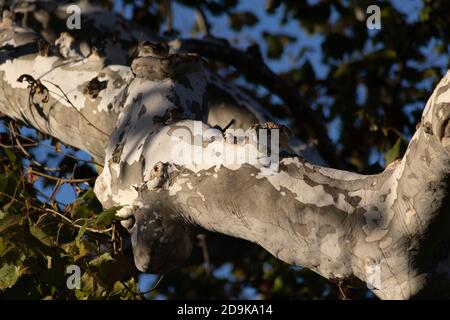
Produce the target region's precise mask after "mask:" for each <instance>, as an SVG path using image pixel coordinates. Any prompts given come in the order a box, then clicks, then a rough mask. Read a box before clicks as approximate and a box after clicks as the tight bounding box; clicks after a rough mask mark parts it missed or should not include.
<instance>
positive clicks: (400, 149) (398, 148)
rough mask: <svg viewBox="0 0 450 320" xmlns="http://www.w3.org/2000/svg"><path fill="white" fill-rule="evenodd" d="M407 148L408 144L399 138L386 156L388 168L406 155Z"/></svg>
mask: <svg viewBox="0 0 450 320" xmlns="http://www.w3.org/2000/svg"><path fill="white" fill-rule="evenodd" d="M407 147H408V144H407V143H406V141H405V140H404V139H402V138H398V139H397V141H396V142H395V144H394V146H393V147H392V148H391V149H389V150H388V151H387V152H386V153H385V155H384V161H385V162H386V166H387V165H388V164H389V163H391V162H392V161H394V160H396V159H399V158H401V157H402V156H403V154H404V153H405V151H406V148H407Z"/></svg>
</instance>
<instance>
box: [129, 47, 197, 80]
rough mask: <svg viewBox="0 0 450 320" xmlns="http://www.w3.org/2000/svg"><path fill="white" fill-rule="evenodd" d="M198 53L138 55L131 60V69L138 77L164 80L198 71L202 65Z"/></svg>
mask: <svg viewBox="0 0 450 320" xmlns="http://www.w3.org/2000/svg"><path fill="white" fill-rule="evenodd" d="M200 61H201V60H200V57H199V56H198V55H196V54H191V53H181V54H170V55H168V56H153V55H146V56H138V57H137V58H135V59H134V60H133V61H132V62H131V70H132V71H133V73H134V75H135V76H136V77H137V78H143V79H147V80H151V81H158V80H159V81H162V80H165V79H169V78H172V79H173V78H178V77H180V76H183V75H184V74H186V73H193V72H196V71H197V70H198V69H199V67H200Z"/></svg>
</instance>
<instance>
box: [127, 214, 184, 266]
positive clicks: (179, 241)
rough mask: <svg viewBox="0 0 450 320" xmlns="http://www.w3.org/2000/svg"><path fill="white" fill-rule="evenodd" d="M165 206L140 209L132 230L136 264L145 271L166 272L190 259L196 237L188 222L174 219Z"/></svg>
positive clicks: (135, 216)
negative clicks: (192, 234) (192, 236)
mask: <svg viewBox="0 0 450 320" xmlns="http://www.w3.org/2000/svg"><path fill="white" fill-rule="evenodd" d="M161 210H164V209H162V208H152V209H147V208H136V210H135V211H134V213H133V216H134V224H133V226H132V227H131V228H130V229H129V232H130V233H131V234H132V237H131V239H132V246H133V254H134V261H135V264H136V267H137V268H138V269H139V270H140V271H142V272H149V273H158V274H164V273H167V272H169V271H171V270H173V269H175V268H177V267H179V266H180V265H181V264H182V263H184V262H185V261H186V259H187V258H188V257H189V255H190V254H191V250H192V240H191V231H190V227H189V226H188V225H185V224H182V223H180V222H177V221H174V220H172V219H171V218H170V217H169V215H168V214H167V212H164V211H161Z"/></svg>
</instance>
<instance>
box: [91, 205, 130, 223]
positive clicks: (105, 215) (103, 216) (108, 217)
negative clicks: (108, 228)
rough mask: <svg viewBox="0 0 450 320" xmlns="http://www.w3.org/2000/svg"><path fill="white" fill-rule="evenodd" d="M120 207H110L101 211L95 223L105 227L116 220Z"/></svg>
mask: <svg viewBox="0 0 450 320" xmlns="http://www.w3.org/2000/svg"><path fill="white" fill-rule="evenodd" d="M122 207H123V206H117V207H112V208H109V209H107V210H105V211H103V212H102V213H100V214H99V215H98V216H97V220H96V223H97V224H100V223H103V224H105V225H110V224H111V223H112V222H113V221H114V219H115V218H116V213H117V210H119V209H121V208H122Z"/></svg>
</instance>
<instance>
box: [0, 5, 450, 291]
mask: <svg viewBox="0 0 450 320" xmlns="http://www.w3.org/2000/svg"><path fill="white" fill-rule="evenodd" d="M257 1H261V3H262V0H257ZM257 1H255V2H257ZM92 2H97V3H99V4H101V5H104V6H107V7H108V6H111V4H110V2H109V1H100V0H99V1H92ZM249 2H253V1H249ZM122 3H123V8H122V9H125V8H128V9H131V10H124V11H127V12H131V14H129V16H128V18H130V19H132V20H134V21H135V22H136V23H139V24H142V25H143V26H145V27H147V28H150V29H153V30H156V31H158V32H160V33H165V34H166V35H169V36H177V35H181V36H184V37H189V36H191V35H192V34H194V35H196V36H198V35H199V34H198V33H199V32H201V29H200V28H199V24H198V21H197V20H196V19H194V18H193V19H192V30H191V31H192V32H191V33H192V34H191V33H190V31H189V30H188V31H186V30H185V29H181V28H179V29H178V28H177V25H176V24H173V19H172V21H171V20H170V19H168V16H170V15H168V12H169V11H170V10H179V9H180V8H183V10H187V11H188V12H191V13H192V17H195V14H196V13H198V11H199V10H201V11H202V12H203V13H204V14H205V16H206V17H207V19H209V21H208V22H209V23H208V24H209V25H210V26H211V30H209V32H210V33H211V34H212V35H213V36H217V37H221V38H227V39H228V40H230V42H232V41H231V40H233V42H232V43H238V45H239V46H240V48H241V49H244V50H245V49H246V47H249V48H250V47H251V46H254V44H255V43H258V45H259V46H260V47H261V50H262V53H263V58H264V59H265V61H266V62H268V64H269V65H270V66H279V65H280V64H281V65H283V67H282V69H283V70H282V72H281V71H280V70H276V69H275V71H279V73H280V75H281V76H282V77H283V78H284V79H285V80H286V81H288V82H289V83H291V84H293V85H294V86H295V88H296V89H297V90H298V92H299V93H300V94H301V95H302V97H303V98H304V99H305V100H306V102H307V104H308V105H309V106H310V107H311V108H312V109H313V110H315V111H316V113H317V116H318V117H321V118H323V121H324V122H325V124H326V125H327V126H328V127H329V128H330V136H331V137H332V139H333V141H334V142H335V144H336V146H337V150H338V152H339V157H340V158H341V159H343V161H344V162H345V164H346V165H347V167H348V168H349V169H351V170H354V171H357V172H361V173H375V172H379V171H380V170H382V169H383V167H384V166H385V165H387V164H388V163H389V162H391V161H393V160H395V159H396V158H399V157H401V156H402V154H403V152H404V149H405V143H406V141H407V140H408V139H409V138H410V137H411V135H412V133H413V132H414V130H415V127H416V124H417V123H418V122H419V121H420V111H421V109H422V107H423V106H424V104H425V102H426V99H427V98H428V96H429V94H430V92H431V89H432V88H433V87H434V85H435V84H436V82H437V81H438V80H439V79H440V78H441V76H442V74H443V72H444V71H445V70H447V68H448V58H447V57H446V56H447V55H448V50H449V48H448V45H447V44H448V43H449V40H450V39H449V37H450V35H449V34H448V32H446V30H447V29H448V28H447V27H448V19H447V12H448V10H449V9H450V8H449V6H450V3H449V2H447V1H430V0H423V1H419V0H418V1H413V4H411V3H410V4H409V5H408V6H406V5H405V6H404V7H403V5H404V4H403V2H400V4H399V1H392V2H389V1H370V2H369V1H344V0H342V1H331V0H318V1H306V0H285V1H282V0H268V1H265V7H264V6H262V5H259V6H254V5H253V9H254V10H250V9H249V8H248V2H247V1H243V0H241V1H238V0H211V1H201V0H195V1H186V0H174V1H167V0H145V1H132V0H125V1H122ZM246 3H247V4H246ZM168 4H169V5H168ZM170 4H171V6H170ZM369 4H376V5H379V6H380V7H381V11H382V17H381V22H382V29H381V30H368V29H367V28H366V25H365V19H366V16H365V9H366V8H367V6H368V5H369ZM414 4H416V5H414ZM256 7H258V8H256ZM119 9H120V8H119ZM405 12H406V13H405ZM223 18H225V19H223ZM220 19H222V20H220ZM267 19H270V21H272V22H271V25H270V28H267V25H264V21H267ZM219 20H220V21H221V23H218V21H219ZM223 21H225V24H228V25H227V28H226V31H224V32H221V29H220V26H222V27H223ZM273 21H275V22H273ZM171 23H172V25H171ZM215 25H219V27H217V28H215ZM287 30H289V31H287ZM292 30H294V31H295V32H292ZM205 31H206V30H203V32H205ZM244 34H245V35H248V34H251V35H252V36H251V37H249V36H244ZM305 39H313V40H314V41H312V40H311V41H305ZM313 42H316V43H319V44H318V45H317V46H313V45H312V44H311V43H313ZM286 56H289V61H288V62H286V59H285V58H286ZM283 59H284V60H283ZM255 63H257V61H256V62H255ZM215 66H217V68H218V69H220V70H219V71H220V72H221V74H223V75H224V76H225V77H228V78H229V79H230V81H235V80H237V81H236V82H237V83H239V85H241V86H243V87H244V88H245V89H246V90H247V92H249V93H251V94H253V95H254V96H255V97H256V98H257V99H258V100H259V101H261V102H262V103H263V104H264V105H265V106H267V109H268V110H269V111H270V112H272V113H273V114H274V115H275V116H276V117H277V118H278V119H280V120H286V121H289V120H290V119H291V118H292V116H293V115H292V114H290V113H289V112H288V111H287V110H288V109H287V108H286V107H285V105H283V102H280V99H278V97H276V96H274V95H273V94H271V93H270V92H269V91H267V90H261V88H259V87H258V86H256V85H254V84H252V83H250V82H246V81H245V79H247V78H245V77H243V76H242V74H240V73H239V70H233V69H232V68H230V67H228V66H226V65H223V64H217V65H215ZM319 71H320V72H319ZM5 124H6V122H5ZM293 129H296V130H294V132H295V131H296V132H297V133H298V134H299V135H302V128H299V127H297V128H293ZM3 132H4V133H2V135H1V143H2V145H3V146H4V148H2V149H0V163H1V167H0V192H1V193H0V290H1V291H0V295H1V296H2V297H3V298H14V297H18V298H77V299H84V298H122V299H125V298H126V299H129V298H142V294H138V293H137V292H138V290H137V287H136V282H137V271H136V270H135V269H134V267H133V266H132V261H131V259H130V256H131V255H130V248H129V240H128V239H126V235H125V233H124V232H123V230H122V229H121V228H120V226H119V225H118V224H117V221H114V220H113V219H112V217H113V215H112V214H113V211H109V212H102V210H101V208H100V206H99V204H98V202H97V201H96V199H95V197H94V196H93V193H92V191H91V190H90V189H89V187H88V186H86V185H85V184H84V183H78V182H77V183H68V184H69V185H71V186H72V187H73V188H74V189H76V192H77V193H78V195H79V197H78V199H77V200H76V201H75V202H74V203H72V204H69V205H65V204H60V203H58V202H56V201H55V199H54V197H55V195H54V194H53V195H52V193H53V192H50V194H51V195H52V196H51V197H49V196H44V197H43V196H42V194H40V192H41V191H40V190H41V189H42V186H44V187H46V188H47V189H50V190H54V189H55V188H56V189H58V188H60V187H61V183H62V182H58V181H60V180H58V179H59V178H64V177H65V178H67V177H69V178H79V179H84V178H91V179H92V178H93V177H95V172H93V170H92V164H91V163H89V162H85V161H79V160H77V159H73V158H72V157H68V156H63V157H57V156H56V154H58V152H57V149H60V148H61V147H60V145H58V143H56V142H55V141H51V140H50V144H49V145H51V146H52V147H53V148H54V150H53V151H51V152H47V153H45V155H46V158H47V159H46V161H50V162H51V161H53V162H55V159H57V160H58V161H57V164H56V165H55V167H57V168H58V170H57V171H56V172H55V171H51V170H47V168H45V166H46V163H43V166H41V167H39V166H36V164H35V163H34V162H32V161H31V160H30V159H29V157H27V156H26V155H24V153H23V152H22V151H20V148H18V144H17V142H16V141H15V139H17V137H16V138H14V137H13V135H12V134H11V132H10V130H4V131H3ZM45 138H46V137H37V138H36V139H37V140H39V141H38V143H41V142H42V141H45ZM303 138H305V137H303ZM18 139H19V141H21V143H22V145H26V144H28V145H30V146H26V147H24V148H25V149H26V150H27V151H28V152H29V153H30V154H31V156H32V157H36V154H38V153H39V150H42V147H40V148H38V147H36V145H35V144H34V142H30V141H29V140H27V139H24V138H20V137H19V138H18ZM318 143H320V141H319V142H318ZM10 146H14V147H10ZM58 146H59V147H58ZM63 149H64V150H69V151H68V152H69V153H70V154H72V155H73V154H74V152H75V151H74V150H71V149H69V148H65V147H64V148H63ZM44 162H45V161H44ZM29 167H32V168H33V170H34V171H30V170H29ZM74 167H75V168H78V171H77V169H76V170H74ZM80 168H84V169H83V170H81V169H80ZM35 171H36V172H40V173H43V174H45V175H49V176H51V177H57V178H58V179H52V178H45V177H41V176H37V175H36V172H35ZM77 175H78V176H77ZM39 181H40V183H41V184H40V185H39V186H40V187H36V186H37V182H39ZM89 181H90V182H92V180H89ZM66 184H67V183H66ZM55 194H57V192H56V191H55ZM63 217H64V218H63ZM109 229H111V230H109ZM105 230H108V231H107V232H104V231H105ZM98 231H101V232H98ZM201 239H202V238H200V239H199V246H198V247H196V248H195V252H194V253H193V256H192V258H191V260H190V261H189V262H188V263H187V264H186V266H185V267H183V268H181V269H180V270H177V271H174V272H172V273H170V274H168V275H165V276H164V278H163V279H162V281H161V282H160V283H159V285H158V286H157V287H156V288H155V289H154V290H152V291H151V292H150V293H148V294H147V295H146V296H147V297H150V298H156V297H158V298H160V297H166V298H205V297H210V298H238V297H249V298H254V297H258V298H289V299H306V298H308V299H309V298H313V299H333V298H342V296H343V295H346V296H348V297H350V298H365V297H367V291H365V290H350V291H347V292H345V293H343V292H342V290H340V289H339V287H338V286H337V285H336V284H332V283H329V282H327V281H325V280H324V279H322V278H320V277H319V276H317V275H315V274H314V273H312V272H310V271H307V270H303V269H299V268H293V267H290V266H288V265H286V264H285V263H282V262H280V261H278V260H276V259H275V258H273V257H272V256H271V255H270V254H268V253H266V252H265V251H264V250H263V249H261V248H259V247H256V246H254V245H253V244H250V243H247V242H245V241H242V240H237V239H231V238H229V237H225V236H219V235H215V234H211V233H207V234H206V238H204V239H205V240H202V241H201ZM122 243H123V245H122ZM205 248H206V249H205ZM205 252H209V255H206V254H205ZM70 264H77V265H79V266H81V267H82V272H83V286H82V289H81V290H77V291H70V290H67V289H65V279H66V275H65V272H64V271H65V268H66V267H67V266H68V265H70Z"/></svg>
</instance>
